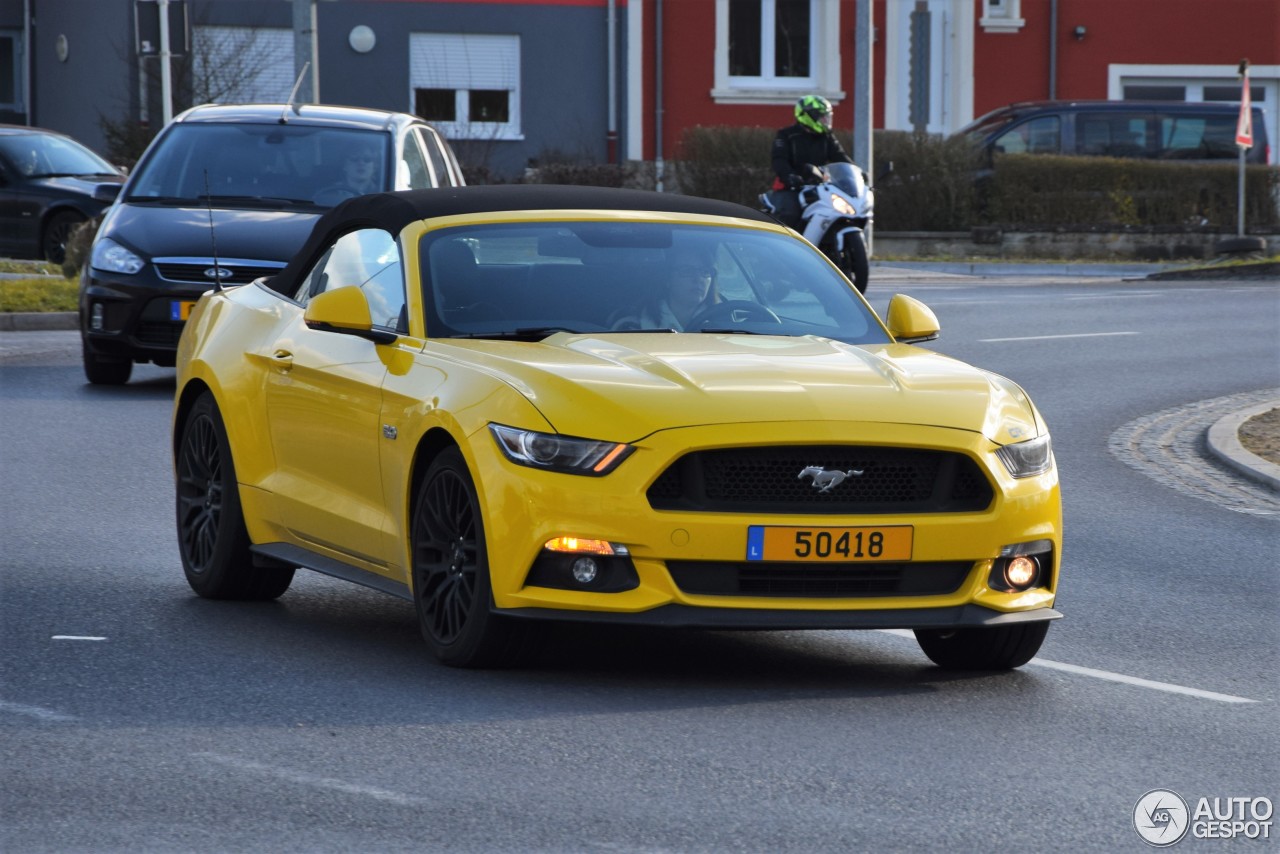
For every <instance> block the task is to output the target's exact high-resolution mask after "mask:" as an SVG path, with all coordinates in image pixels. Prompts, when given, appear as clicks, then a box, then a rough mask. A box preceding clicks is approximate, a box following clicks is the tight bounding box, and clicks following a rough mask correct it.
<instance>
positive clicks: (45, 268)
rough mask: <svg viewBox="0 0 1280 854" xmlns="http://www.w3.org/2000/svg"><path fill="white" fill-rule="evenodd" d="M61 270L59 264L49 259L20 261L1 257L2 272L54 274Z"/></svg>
mask: <svg viewBox="0 0 1280 854" xmlns="http://www.w3.org/2000/svg"><path fill="white" fill-rule="evenodd" d="M61 272H62V271H61V270H60V269H59V268H58V265H57V264H50V263H49V262H48V261H19V260H15V259H13V258H0V273H24V274H28V275H32V276H54V275H58V274H59V273H61Z"/></svg>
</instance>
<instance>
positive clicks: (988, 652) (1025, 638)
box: [916, 620, 1049, 670]
mask: <svg viewBox="0 0 1280 854" xmlns="http://www.w3.org/2000/svg"><path fill="white" fill-rule="evenodd" d="M1048 633H1049V621H1048V620H1043V621H1041V622H1037V623H1015V624H1014V625H1011V626H997V627H995V628H990V629H916V642H917V643H919V644H920V649H922V650H924V654H925V655H927V656H929V658H930V660H932V661H933V663H934V664H937V665H938V666H939V667H946V668H948V669H951V670H1012V669H1013V668H1015V667H1021V666H1022V665H1024V664H1026V663H1027V662H1028V661H1030V660H1031V659H1033V658H1035V655H1036V653H1037V652H1039V651H1040V645H1041V644H1042V643H1044V638H1045V635H1047V634H1048Z"/></svg>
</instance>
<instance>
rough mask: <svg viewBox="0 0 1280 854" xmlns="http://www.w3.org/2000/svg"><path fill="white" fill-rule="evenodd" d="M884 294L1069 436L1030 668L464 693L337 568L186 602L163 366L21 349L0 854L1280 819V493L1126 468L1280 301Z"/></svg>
mask: <svg viewBox="0 0 1280 854" xmlns="http://www.w3.org/2000/svg"><path fill="white" fill-rule="evenodd" d="M894 291H901V292H904V293H909V294H912V295H914V296H917V297H919V298H921V299H924V300H925V301H926V302H927V303H928V304H929V305H931V306H932V307H933V308H934V309H935V311H936V313H937V314H938V316H939V318H940V320H941V322H942V327H943V337H942V338H941V339H940V340H939V341H938V342H936V344H935V345H934V346H935V347H936V349H938V350H939V351H941V352H945V353H948V354H951V355H954V356H956V357H958V358H962V359H965V360H966V361H971V362H974V363H976V364H979V365H982V366H984V367H988V368H991V369H993V370H996V371H998V372H1000V373H1003V374H1006V375H1008V376H1010V377H1012V378H1014V379H1016V380H1018V381H1019V382H1020V383H1022V384H1023V385H1024V387H1025V388H1027V390H1028V391H1029V392H1030V393H1031V395H1032V396H1033V397H1034V398H1035V399H1036V401H1037V403H1038V404H1039V406H1040V407H1041V409H1042V411H1043V412H1044V414H1045V416H1046V418H1047V419H1048V421H1049V424H1050V427H1051V429H1052V431H1053V436H1054V448H1055V452H1056V455H1057V459H1058V463H1059V467H1060V470H1061V476H1062V482H1063V497H1064V504H1065V515H1066V520H1065V522H1066V541H1065V546H1064V560H1065V564H1064V577H1063V581H1062V587H1061V592H1060V596H1059V601H1058V608H1059V609H1060V610H1061V611H1063V612H1064V613H1065V614H1066V618H1065V619H1064V620H1062V621H1059V622H1058V623H1057V624H1056V625H1055V626H1054V628H1053V630H1052V631H1051V632H1050V633H1049V638H1048V640H1047V641H1046V644H1045V647H1044V649H1043V650H1042V653H1041V656H1040V657H1039V658H1038V659H1036V660H1035V661H1033V662H1032V663H1031V664H1030V665H1028V666H1027V667H1025V668H1023V669H1022V670H1020V671H1017V672H1014V673H1009V674H1003V675H971V676H959V675H954V674H948V673H945V672H943V671H941V670H939V669H937V668H935V667H932V666H931V665H930V664H929V662H928V661H927V659H925V658H924V656H923V655H922V654H921V653H920V652H919V650H918V649H917V647H916V645H915V642H914V641H913V640H912V639H911V638H909V637H904V636H902V635H901V633H889V632H867V633H856V632H817V633H755V634H752V633H730V632H718V633H717V632H705V633H698V632H672V631H666V632H664V631H618V630H610V629H605V628H583V627H575V628H572V629H563V630H560V631H558V632H557V633H556V634H555V635H553V637H552V638H551V640H550V642H549V643H548V645H547V647H546V648H545V649H544V651H543V652H542V654H541V655H540V657H539V658H538V659H537V660H536V661H535V662H534V663H533V664H532V665H531V666H529V667H527V668H525V669H522V670H516V671H505V672H464V671H456V670H451V669H448V668H445V667H441V666H438V665H437V664H435V663H434V662H433V661H432V660H431V659H430V658H429V657H428V656H427V654H426V652H425V649H424V646H423V644H422V642H421V641H420V639H419V637H418V634H417V628H416V624H415V621H414V615H413V611H412V607H411V606H410V605H409V604H408V603H404V602H401V601H399V600H396V599H393V598H390V597H386V596H382V595H380V594H377V593H373V592H369V591H365V590H363V589H361V588H357V587H354V586H348V585H344V584H342V583H341V582H337V581H332V580H329V579H327V578H324V577H321V576H317V575H313V574H300V575H299V577H298V579H297V580H296V581H295V583H294V586H293V588H292V589H291V590H290V592H289V593H288V594H286V595H285V596H284V597H283V598H282V599H281V600H279V601H278V602H276V603H271V604H232V603H218V602H208V601H204V600H201V599H198V598H196V597H195V596H194V595H193V594H192V593H191V592H190V590H189V589H188V587H187V586H186V583H185V582H184V580H183V578H182V572H181V568H180V565H179V562H178V556H177V549H176V545H175V542H174V534H173V518H172V517H173V500H172V499H173V495H172V481H171V472H170V463H169V457H168V451H167V442H168V428H169V425H168V417H169V407H170V401H171V397H172V394H173V379H172V377H173V372H172V371H170V370H164V369H158V368H151V367H146V368H140V369H138V370H137V371H136V372H135V380H134V381H133V382H132V383H131V384H130V385H129V386H127V387H125V388H123V389H99V388H94V387H90V386H88V385H86V384H85V382H84V379H83V376H82V374H81V371H80V366H79V351H78V339H77V337H76V334H75V333H74V332H19V333H0V477H2V482H3V484H4V488H3V490H0V649H2V650H3V655H2V656H0V850H3V851H13V852H40V851H58V852H63V851H94V852H96V851H130V852H153V851H155V852H176V851H271V852H284V851H308V852H310V851H347V850H352V851H362V852H375V851H379V852H380V851H421V850H457V851H637V852H655V851H760V852H774V851H805V852H807V851H815V852H817V851H821V852H825V851H856V850H875V851H916V850H948V851H957V852H962V851H984V852H985V851H1027V850H1036V851H1051V850H1061V851H1067V850H1070V851H1079V850H1100V851H1101V850H1105V851H1125V850H1130V851H1139V850H1145V849H1146V845H1145V844H1144V843H1143V842H1142V840H1141V839H1140V838H1139V836H1138V834H1137V833H1136V832H1135V830H1134V827H1133V821H1134V817H1133V814H1134V807H1135V804H1136V803H1137V801H1138V800H1139V798H1140V797H1141V796H1143V795H1144V793H1146V792H1148V791H1150V790H1153V789H1170V790H1172V791H1174V792H1177V793H1179V794H1180V795H1181V796H1182V797H1183V798H1185V799H1186V800H1187V802H1188V804H1189V805H1190V807H1191V808H1192V809H1193V810H1194V808H1195V806H1196V803H1197V799H1199V798H1201V797H1207V798H1210V799H1213V798H1220V799H1225V798H1230V797H1242V798H1255V797H1267V798H1270V800H1271V802H1272V803H1273V804H1274V803H1275V802H1276V801H1277V800H1280V751H1278V750H1277V747H1278V746H1280V736H1278V735H1277V733H1280V714H1277V708H1278V703H1280V675H1278V674H1280V642H1278V641H1280V604H1278V600H1277V594H1280V583H1278V581H1277V572H1278V569H1280V537H1277V534H1278V533H1280V527H1278V526H1280V501H1277V500H1276V499H1275V497H1274V496H1269V495H1268V494H1266V493H1263V492H1256V491H1255V492H1250V491H1249V487H1247V486H1242V485H1241V484H1240V483H1239V482H1235V481H1233V478H1232V477H1231V475H1229V474H1227V473H1226V472H1225V471H1223V470H1220V469H1218V468H1217V467H1216V466H1215V465H1214V464H1212V463H1210V462H1208V461H1207V459H1205V457H1204V455H1202V454H1201V453H1200V452H1199V451H1200V449H1199V448H1198V447H1197V446H1196V443H1195V440H1194V439H1189V440H1187V442H1185V443H1184V445H1183V446H1180V447H1181V450H1180V451H1179V453H1178V455H1177V458H1176V459H1173V458H1170V459H1169V461H1168V463H1167V464H1166V466H1165V467H1166V468H1167V469H1169V473H1171V474H1178V475H1179V477H1178V478H1176V479H1174V480H1170V479H1169V478H1166V477H1163V476H1162V475H1163V473H1162V472H1161V471H1160V470H1158V469H1159V466H1157V467H1156V468H1152V467H1151V466H1150V465H1148V466H1147V467H1145V468H1144V467H1142V466H1140V465H1138V464H1137V463H1135V461H1134V460H1133V459H1132V458H1131V457H1132V456H1133V455H1134V454H1135V453H1138V452H1140V451H1141V450H1142V448H1143V447H1144V446H1145V444H1144V443H1150V442H1153V441H1155V440H1156V438H1158V437H1155V436H1154V435H1153V434H1154V433H1156V432H1160V431H1156V430H1153V429H1151V427H1150V425H1152V424H1165V423H1166V422H1178V423H1182V422H1184V421H1186V419H1184V418H1183V415H1182V413H1184V412H1185V413H1188V415H1187V418H1190V417H1191V414H1192V413H1194V412H1197V411H1201V410H1203V409H1204V407H1205V402H1206V401H1210V402H1215V401H1216V403H1212V404H1211V405H1210V408H1212V407H1213V406H1224V405H1228V404H1230V403H1231V402H1232V401H1234V400H1237V399H1243V398H1247V397H1248V396H1249V395H1251V394H1254V393H1256V392H1259V391H1260V390H1266V389H1274V388H1276V387H1277V386H1280V360H1278V354H1280V347H1278V346H1277V343H1278V338H1277V330H1278V329H1280V290H1278V289H1277V287H1276V286H1275V285H1273V284H1268V283H1259V282H1254V283H1242V282H1235V283H1225V282H1224V283H1207V282H1196V283H1190V284H1183V283H1160V284H1158V285H1153V284H1150V283H1145V282H1123V281H1120V280H1098V281H1082V280H1070V281H1060V282H1054V281H1048V280H1046V281H1039V282H1019V281H1010V280H999V281H992V280H986V281H980V280H975V279H969V278H959V277H957V278H949V279H939V280H938V281H934V282H921V281H917V280H911V279H902V280H899V281H896V282H895V281H890V280H889V279H888V277H887V276H886V277H883V278H881V279H880V280H879V281H876V282H873V284H872V288H871V292H870V297H871V299H872V302H873V303H874V304H876V305H877V307H878V308H880V309H883V307H884V305H885V304H886V303H887V301H888V297H889V295H890V294H891V293H892V292H894ZM1222 401H1226V403H1223V402H1222ZM1197 407H1199V408H1197ZM1160 414H1163V415H1162V416H1161V417H1162V419H1163V420H1159V419H1156V420H1153V416H1156V415H1160ZM1175 426H1176V425H1175ZM1171 429H1173V428H1172V427H1170V428H1168V430H1167V429H1165V428H1161V430H1163V431H1164V432H1166V433H1167V432H1168V431H1169V430H1171ZM1175 470H1176V471H1175ZM1175 481H1176V482H1175ZM1224 495H1228V496H1232V499H1231V500H1227V499H1225V498H1224V497H1223V496H1224ZM1271 820H1272V821H1273V822H1274V821H1275V819H1271ZM1269 830H1272V831H1277V832H1280V829H1277V828H1275V827H1271V828H1269ZM1259 832H1260V830H1259ZM1275 835H1276V833H1275V832H1273V833H1272V841H1271V842H1270V843H1269V844H1267V843H1263V842H1261V841H1256V842H1249V841H1247V840H1243V839H1237V840H1234V841H1224V840H1210V839H1194V838H1191V837H1190V836H1188V838H1186V839H1184V840H1183V841H1182V842H1181V843H1179V846H1178V847H1179V848H1189V849H1192V850H1204V851H1218V850H1227V849H1230V850H1261V849H1263V848H1264V847H1271V846H1274V844H1275V843H1274V837H1275Z"/></svg>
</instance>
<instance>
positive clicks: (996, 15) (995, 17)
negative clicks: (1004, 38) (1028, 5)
mask: <svg viewBox="0 0 1280 854" xmlns="http://www.w3.org/2000/svg"><path fill="white" fill-rule="evenodd" d="M1026 25H1027V21H1026V19H1025V18H1023V17H1022V0H982V17H981V18H980V19H979V20H978V26H980V27H982V29H983V30H985V31H986V32H988V33H1016V32H1018V31H1019V30H1021V29H1022V28H1023V27H1025V26H1026Z"/></svg>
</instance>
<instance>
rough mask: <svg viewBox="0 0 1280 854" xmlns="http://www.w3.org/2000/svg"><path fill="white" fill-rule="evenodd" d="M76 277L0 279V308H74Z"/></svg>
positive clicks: (3, 309)
mask: <svg viewBox="0 0 1280 854" xmlns="http://www.w3.org/2000/svg"><path fill="white" fill-rule="evenodd" d="M78 293H79V285H78V283H77V282H76V280H75V279H62V278H57V279H52V278H32V279H0V312H5V313H8V312H18V311H75V310H76V306H77V296H78Z"/></svg>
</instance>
